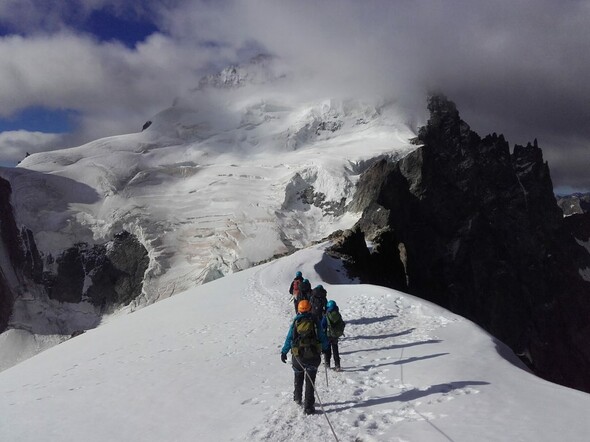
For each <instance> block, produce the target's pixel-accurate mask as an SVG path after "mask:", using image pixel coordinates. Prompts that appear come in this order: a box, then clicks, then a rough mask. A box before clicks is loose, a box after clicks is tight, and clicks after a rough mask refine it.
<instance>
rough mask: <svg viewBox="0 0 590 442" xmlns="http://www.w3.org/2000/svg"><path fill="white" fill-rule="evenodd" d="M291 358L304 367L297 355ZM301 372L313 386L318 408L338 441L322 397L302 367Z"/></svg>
mask: <svg viewBox="0 0 590 442" xmlns="http://www.w3.org/2000/svg"><path fill="white" fill-rule="evenodd" d="M293 358H294V359H295V360H296V361H297V362H298V363H299V366H300V367H302V368H303V367H305V366H304V365H303V364H302V363H301V361H300V360H299V359H298V358H297V356H295V355H293ZM303 372H304V373H305V376H306V377H307V380H308V381H309V382H310V383H311V385H312V386H313V391H314V392H315V397H316V398H317V400H318V403H319V404H320V408H321V409H322V413H323V414H324V417H325V418H326V421H327V422H328V425H329V426H330V430H331V431H332V435H333V436H334V440H335V441H336V442H339V441H338V436H336V432H335V431H334V427H333V426H332V422H330V419H328V415H327V414H326V410H325V409H324V404H323V403H322V399H321V398H320V395H319V393H318V389H317V388H315V383H314V382H313V381H312V380H311V376H309V374H308V373H307V370H306V369H305V368H304V370H303Z"/></svg>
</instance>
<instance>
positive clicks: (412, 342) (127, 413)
mask: <svg viewBox="0 0 590 442" xmlns="http://www.w3.org/2000/svg"><path fill="white" fill-rule="evenodd" d="M297 270H301V271H302V272H303V274H304V276H305V277H307V278H308V279H310V281H311V282H312V285H313V286H315V285H317V284H319V283H321V284H322V285H324V287H326V289H327V290H328V297H329V299H334V300H335V301H336V302H337V303H338V304H339V306H340V308H341V312H342V315H343V317H344V319H345V320H346V321H347V328H346V337H345V338H343V339H342V340H341V344H340V349H341V359H342V367H343V371H342V372H340V373H335V372H332V371H330V372H328V382H329V383H328V384H326V378H325V373H324V371H323V366H321V367H320V371H319V372H318V376H317V378H316V381H317V390H318V393H319V395H320V398H321V401H322V403H323V408H324V410H325V416H324V415H322V414H318V415H314V416H305V415H304V414H303V413H302V410H301V409H300V408H299V407H298V406H296V405H295V404H294V402H293V401H292V392H293V390H292V389H293V374H292V370H291V367H290V365H289V364H282V363H281V362H280V358H279V354H280V348H281V346H282V344H283V342H284V339H285V336H286V334H287V331H288V327H289V324H290V321H291V319H292V317H293V314H294V312H293V304H292V303H291V302H290V301H289V294H288V287H289V284H290V282H291V280H292V278H293V276H294V273H295V271H297ZM501 353H502V354H507V355H508V356H509V357H510V352H509V351H507V350H506V349H505V347H503V346H502V344H501V343H499V342H497V341H496V340H494V339H493V338H492V337H491V336H489V335H487V334H486V333H485V332H483V331H482V330H481V329H480V328H479V327H477V326H475V325H473V324H472V323H471V322H469V321H466V320H465V319H463V318H460V317H458V316H456V315H453V314H452V313H449V312H448V311H445V310H443V309H442V308H440V307H437V306H435V305H432V304H429V303H427V302H424V301H421V300H418V299H417V298H414V297H412V296H409V295H405V294H403V293H399V292H396V291H393V290H389V289H385V288H381V287H377V286H367V285H360V284H350V281H348V280H347V278H346V277H345V276H344V274H343V270H342V269H341V268H340V267H339V266H338V261H336V260H333V259H331V258H328V257H326V256H325V255H324V254H323V246H316V247H312V248H309V249H305V250H302V251H300V252H297V253H295V254H293V255H290V256H288V257H286V258H282V259H279V260H276V261H273V262H271V263H268V264H264V265H262V266H259V267H255V268H251V269H248V270H245V271H242V272H239V273H236V274H234V275H230V276H227V277H224V278H221V279H219V280H216V281H213V282H211V283H208V284H205V285H202V286H199V287H195V288H193V289H191V290H189V291H186V292H184V293H180V294H178V295H175V296H173V297H171V298H168V299H165V300H163V301H160V302H158V303H156V304H154V305H152V306H149V307H146V308H144V309H141V310H139V311H137V312H135V313H133V314H129V315H121V316H119V317H117V318H115V317H113V318H111V319H110V321H109V322H108V323H106V324H104V325H102V326H99V327H98V328H96V329H93V330H90V331H88V332H86V333H85V334H83V335H81V336H78V337H76V338H73V339H70V340H69V341H67V342H65V343H63V344H60V345H58V346H56V347H53V348H51V349H49V350H47V351H45V352H43V353H40V354H38V355H37V356H35V357H33V358H31V359H28V360H26V361H24V362H22V363H20V364H19V365H17V366H15V367H12V368H10V369H8V370H6V371H4V372H2V373H0V415H1V416H2V420H1V421H0V440H3V441H4V440H7V441H8V440H10V441H14V442H24V441H27V442H28V441H31V440H38V437H39V435H43V440H44V441H47V442H53V441H55V442H57V441H59V442H64V441H80V440H84V441H88V442H104V441H105V440H109V441H129V440H142V441H146V442H152V441H153V442H156V441H163V440H166V441H187V442H188V441H195V440H199V441H273V442H274V441H295V440H297V441H301V440H305V441H329V440H333V436H332V433H331V431H330V428H329V426H328V423H327V421H326V416H327V417H328V418H329V420H330V422H331V423H332V425H333V426H334V430H335V432H336V435H337V437H338V439H339V440H340V441H365V442H366V441H396V442H401V441H404V442H406V441H416V442H422V441H449V440H451V441H455V442H459V441H473V440H477V441H506V440H511V441H512V440H514V441H531V442H533V441H535V442H538V441H541V442H544V441H547V442H554V441H555V440H557V439H558V438H559V440H567V441H578V440H579V441H581V440H585V436H586V435H587V434H588V431H589V430H590V424H589V422H588V420H587V418H586V417H587V416H588V413H589V412H590V395H587V394H584V393H581V392H578V391H574V390H570V389H567V388H564V387H560V386H557V385H554V384H550V383H548V382H545V381H543V380H541V379H538V378H536V377H535V376H533V375H531V374H530V373H528V372H527V371H525V370H523V369H522V367H519V366H518V361H517V360H516V359H515V358H514V356H513V355H512V356H511V358H513V359H510V360H507V359H505V358H504V357H503V356H501ZM316 405H317V409H318V410H321V408H320V406H319V403H318V404H316Z"/></svg>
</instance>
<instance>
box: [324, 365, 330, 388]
mask: <svg viewBox="0 0 590 442" xmlns="http://www.w3.org/2000/svg"><path fill="white" fill-rule="evenodd" d="M324 371H325V372H326V388H328V389H329V387H330V386H329V385H328V366H327V365H326V364H324Z"/></svg>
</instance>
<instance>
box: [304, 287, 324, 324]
mask: <svg viewBox="0 0 590 442" xmlns="http://www.w3.org/2000/svg"><path fill="white" fill-rule="evenodd" d="M327 296H328V293H327V292H326V290H325V289H324V288H321V289H318V288H317V287H316V288H315V289H313V290H312V292H311V296H310V298H309V302H310V303H311V314H312V315H313V316H315V317H316V318H321V317H322V316H323V315H324V313H325V312H326V304H327V303H328V298H327Z"/></svg>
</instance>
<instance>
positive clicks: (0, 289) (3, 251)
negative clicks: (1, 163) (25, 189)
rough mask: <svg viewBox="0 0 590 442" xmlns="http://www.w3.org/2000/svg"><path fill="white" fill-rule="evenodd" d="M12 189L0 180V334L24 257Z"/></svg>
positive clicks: (8, 316) (10, 305)
mask: <svg viewBox="0 0 590 442" xmlns="http://www.w3.org/2000/svg"><path fill="white" fill-rule="evenodd" d="M11 193H12V189H11V187H10V183H9V182H8V181H6V180H5V179H3V178H0V258H1V262H2V263H3V265H2V266H0V332H2V331H4V330H5V329H6V326H7V325H8V319H9V318H10V315H11V313H12V307H13V304H14V297H15V293H13V290H14V286H15V285H17V284H18V280H17V274H16V273H15V268H19V267H20V266H22V264H23V262H24V255H23V253H22V248H21V244H20V236H19V234H18V229H17V227H16V222H15V220H14V213H13V211H12V206H11V204H10V195H11Z"/></svg>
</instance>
